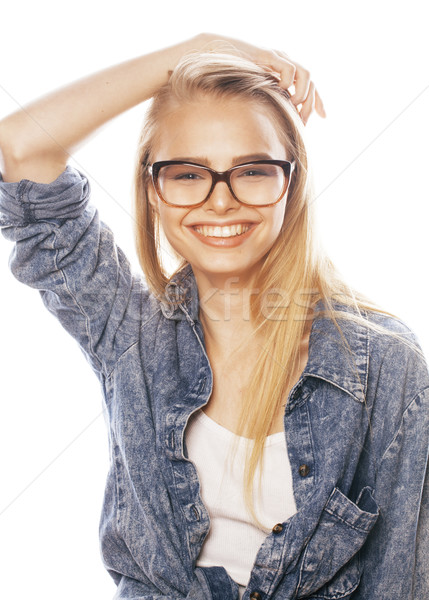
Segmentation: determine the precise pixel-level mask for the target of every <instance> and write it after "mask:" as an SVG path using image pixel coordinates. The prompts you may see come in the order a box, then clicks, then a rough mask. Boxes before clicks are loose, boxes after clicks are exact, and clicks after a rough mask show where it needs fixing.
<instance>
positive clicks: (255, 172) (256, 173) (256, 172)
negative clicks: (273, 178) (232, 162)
mask: <svg viewBox="0 0 429 600" xmlns="http://www.w3.org/2000/svg"><path fill="white" fill-rule="evenodd" d="M266 175H268V173H267V172H266V171H265V170H264V169H248V170H247V171H242V172H241V173H240V177H261V176H262V177H263V176H266Z"/></svg>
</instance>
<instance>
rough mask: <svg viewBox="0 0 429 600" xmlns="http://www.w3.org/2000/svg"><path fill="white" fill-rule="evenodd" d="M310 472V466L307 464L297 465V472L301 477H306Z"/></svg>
mask: <svg viewBox="0 0 429 600" xmlns="http://www.w3.org/2000/svg"><path fill="white" fill-rule="evenodd" d="M309 473H310V467H309V466H308V465H301V466H300V467H299V474H300V475H301V477H307V475H308V474H309Z"/></svg>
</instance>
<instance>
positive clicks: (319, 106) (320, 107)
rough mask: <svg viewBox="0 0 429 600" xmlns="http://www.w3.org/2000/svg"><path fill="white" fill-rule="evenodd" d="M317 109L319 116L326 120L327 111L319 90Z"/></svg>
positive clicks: (316, 102)
mask: <svg viewBox="0 0 429 600" xmlns="http://www.w3.org/2000/svg"><path fill="white" fill-rule="evenodd" d="M315 109H316V112H317V114H318V115H319V116H320V117H323V118H324V119H326V110H325V107H324V106H323V102H322V98H321V97H320V96H319V93H318V91H317V90H316V101H315Z"/></svg>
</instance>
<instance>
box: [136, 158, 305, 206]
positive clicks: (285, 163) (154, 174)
mask: <svg viewBox="0 0 429 600" xmlns="http://www.w3.org/2000/svg"><path fill="white" fill-rule="evenodd" d="M262 164H263V165H277V166H279V167H281V168H282V169H283V173H284V175H285V182H284V186H283V189H282V191H281V193H280V196H279V197H278V198H277V200H276V201H275V202H269V203H268V204H251V203H250V202H244V201H243V200H240V199H239V198H237V196H236V195H235V194H234V190H233V189H232V186H231V174H232V172H233V171H235V170H236V169H240V168H242V167H247V166H248V165H249V166H250V165H262ZM169 165H189V166H190V167H199V168H200V169H204V170H205V171H208V172H209V173H210V174H211V177H212V185H211V187H210V190H209V192H208V194H207V196H206V197H205V198H204V200H202V201H201V202H198V203H197V204H171V203H170V202H168V201H167V200H166V199H165V198H164V197H163V195H162V192H161V189H160V187H159V185H158V173H159V171H160V169H161V168H162V167H166V166H169ZM294 169H295V161H294V160H293V161H289V160H274V159H266V160H253V161H251V162H246V163H243V164H241V165H234V166H233V167H231V168H230V169H228V170H227V171H215V170H214V169H211V168H210V167H207V166H205V165H200V164H198V163H193V162H188V161H183V160H161V161H158V162H154V163H153V164H151V165H148V171H149V174H150V176H151V179H152V183H153V187H154V188H155V190H156V193H157V194H158V196H159V198H160V199H161V200H162V202H164V203H165V204H167V205H168V206H173V207H175V208H188V207H192V208H196V207H197V206H202V205H203V204H204V203H205V202H207V200H208V199H209V198H210V196H211V195H212V193H213V190H214V188H215V185H216V184H217V183H218V182H219V181H224V182H225V183H226V184H227V186H228V189H229V191H230V192H231V194H232V196H233V198H234V199H235V200H237V202H240V204H244V205H246V206H258V207H265V206H274V204H277V203H278V202H280V200H281V199H282V198H283V196H284V195H285V194H286V192H287V190H288V189H289V185H290V180H291V176H292V173H293V171H294Z"/></svg>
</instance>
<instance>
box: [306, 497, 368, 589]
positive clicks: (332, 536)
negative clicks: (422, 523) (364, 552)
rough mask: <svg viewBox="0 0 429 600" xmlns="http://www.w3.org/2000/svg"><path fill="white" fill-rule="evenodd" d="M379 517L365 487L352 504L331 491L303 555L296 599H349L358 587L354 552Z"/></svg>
mask: <svg viewBox="0 0 429 600" xmlns="http://www.w3.org/2000/svg"><path fill="white" fill-rule="evenodd" d="M378 515H379V510H378V506H377V504H376V502H375V500H374V498H373V496H372V490H371V488H369V487H365V488H363V489H362V491H361V493H360V494H359V497H358V499H357V501H356V504H355V503H354V502H352V501H351V500H350V499H349V498H347V497H346V496H345V495H344V494H343V493H342V492H341V491H340V490H339V489H338V488H334V490H333V492H332V494H331V495H330V497H329V500H328V502H327V503H326V505H325V508H324V509H323V512H322V515H321V518H320V521H319V523H318V526H317V527H316V530H315V532H314V534H313V535H312V537H311V539H310V541H309V542H308V544H307V547H306V549H305V551H304V556H303V560H302V566H301V573H300V582H299V585H298V590H297V595H296V597H297V598H312V599H314V600H316V599H323V600H337V599H338V600H339V599H340V598H341V599H346V598H349V596H350V595H351V593H352V592H353V591H354V590H355V589H356V588H357V586H358V585H359V581H360V577H361V571H360V566H359V555H358V551H359V550H360V548H361V547H362V545H363V544H364V542H365V540H366V538H367V537H368V534H369V532H370V531H371V529H372V528H373V526H374V524H375V522H376V521H377V518H378Z"/></svg>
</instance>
